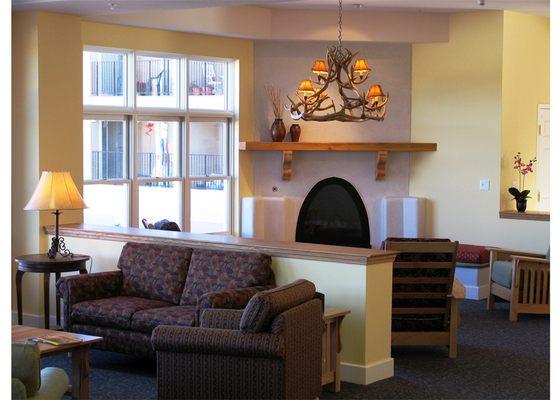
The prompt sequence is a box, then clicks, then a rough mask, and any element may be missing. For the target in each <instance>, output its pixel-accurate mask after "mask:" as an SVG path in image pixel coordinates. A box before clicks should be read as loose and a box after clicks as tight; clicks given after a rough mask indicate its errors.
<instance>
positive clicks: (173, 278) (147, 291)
mask: <svg viewBox="0 0 560 400" xmlns="http://www.w3.org/2000/svg"><path fill="white" fill-rule="evenodd" d="M191 254H192V249H190V248H188V247H181V246H166V245H159V244H142V243H127V244H126V245H125V246H124V247H123V249H122V252H121V256H120V258H119V264H118V267H119V269H120V270H121V271H122V272H123V294H125V295H127V296H136V297H144V298H147V299H153V300H162V301H167V302H169V303H174V304H178V303H179V300H180V298H181V293H182V292H183V286H184V284H185V278H186V277H187V271H188V268H189V262H190V259H191Z"/></svg>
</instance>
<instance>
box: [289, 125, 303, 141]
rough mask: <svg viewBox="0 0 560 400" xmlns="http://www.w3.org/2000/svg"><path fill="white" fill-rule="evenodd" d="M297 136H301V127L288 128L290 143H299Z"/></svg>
mask: <svg viewBox="0 0 560 400" xmlns="http://www.w3.org/2000/svg"><path fill="white" fill-rule="evenodd" d="M299 135H301V126H299V125H298V124H292V126H290V137H291V138H292V142H299Z"/></svg>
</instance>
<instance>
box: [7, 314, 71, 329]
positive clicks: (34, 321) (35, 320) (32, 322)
mask: <svg viewBox="0 0 560 400" xmlns="http://www.w3.org/2000/svg"><path fill="white" fill-rule="evenodd" d="M63 321H64V318H63V317H62V316H61V322H63ZM12 324H13V325H16V324H17V311H12ZM49 324H50V329H57V328H59V327H58V326H57V325H56V315H51V316H50V318H49ZM23 325H25V326H32V327H34V328H44V327H45V317H44V316H43V315H37V314H26V313H23Z"/></svg>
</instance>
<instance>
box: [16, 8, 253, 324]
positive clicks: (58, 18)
mask: <svg viewBox="0 0 560 400" xmlns="http://www.w3.org/2000/svg"><path fill="white" fill-rule="evenodd" d="M12 32H13V39H12V44H13V46H12V47H13V49H12V52H13V94H12V103H13V113H12V121H13V129H12V137H13V150H12V154H13V171H14V180H13V188H12V193H13V194H12V201H13V211H12V216H13V221H14V224H13V227H12V230H13V245H12V253H13V254H12V255H13V256H17V255H21V254H28V253H37V252H39V251H46V249H47V247H48V240H47V236H46V235H44V234H43V233H42V228H41V227H42V226H43V225H48V224H52V223H53V217H52V215H51V214H49V213H47V212H41V215H39V213H38V212H36V211H23V207H24V206H25V204H26V202H27V200H28V199H29V197H30V196H31V193H32V192H33V190H34V188H35V186H36V184H37V182H38V179H39V176H40V173H41V171H44V170H67V171H70V173H71V174H72V177H73V178H74V180H75V182H76V185H77V186H78V188H81V186H82V182H83V177H82V169H83V165H82V163H83V160H82V151H83V150H82V138H83V135H82V117H83V115H82V112H83V110H82V49H83V46H84V45H94V46H106V47H117V48H123V49H133V50H146V51H158V52H169V53H179V54H189V55H201V56H209V57H224V58H232V59H237V60H239V61H238V69H239V76H240V82H241V85H240V87H239V89H238V90H239V110H237V112H238V116H239V118H238V119H237V120H236V121H235V124H236V127H237V129H238V132H239V136H240V140H251V139H252V138H253V42H252V41H250V40H242V39H230V38H221V37H217V36H204V35H197V34H188V33H181V32H171V31H163V30H157V29H143V28H136V27H127V26H118V25H110V24H99V23H92V22H84V21H82V20H81V18H79V17H76V16H72V15H66V14H55V13H45V12H21V13H14V14H13V31H12ZM238 174H239V197H242V196H251V195H252V192H253V187H252V186H253V171H252V159H251V155H250V154H245V153H243V154H242V155H241V157H240V165H239V171H238ZM16 178H17V179H16ZM81 221H82V212H81V211H73V212H70V211H68V212H64V213H63V214H62V217H61V223H72V222H81ZM15 270H16V265H15V264H13V266H12V272H15ZM23 280H24V313H26V314H34V315H40V314H42V307H43V305H42V298H43V291H42V281H41V280H40V279H39V277H38V276H37V275H35V274H27V275H26V276H25V277H24V278H23ZM53 285H54V283H53ZM14 292H15V285H14ZM13 300H14V301H13V302H12V304H13V307H12V308H14V309H15V294H14V295H13Z"/></svg>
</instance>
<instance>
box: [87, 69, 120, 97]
mask: <svg viewBox="0 0 560 400" xmlns="http://www.w3.org/2000/svg"><path fill="white" fill-rule="evenodd" d="M122 70H123V63H122V61H92V62H91V95H92V96H122V95H123V93H122V88H123V76H122Z"/></svg>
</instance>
